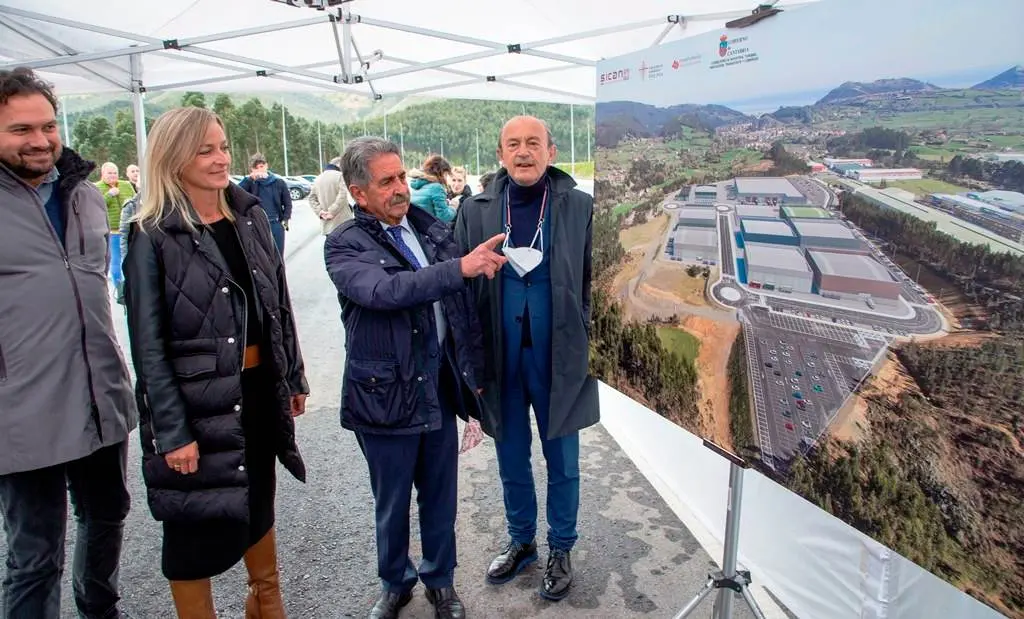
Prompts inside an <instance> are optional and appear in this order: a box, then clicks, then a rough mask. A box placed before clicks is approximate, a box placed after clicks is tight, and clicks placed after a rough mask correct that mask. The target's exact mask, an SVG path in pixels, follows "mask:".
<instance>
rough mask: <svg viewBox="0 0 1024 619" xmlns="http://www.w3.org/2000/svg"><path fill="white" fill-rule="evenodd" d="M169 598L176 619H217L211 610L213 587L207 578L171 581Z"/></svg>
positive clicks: (215, 612) (215, 613) (214, 612)
mask: <svg viewBox="0 0 1024 619" xmlns="http://www.w3.org/2000/svg"><path fill="white" fill-rule="evenodd" d="M170 582H171V597H172V598H174V608H175V610H177V611H178V619H217V611H215V610H214V609H213V587H212V586H211V584H210V579H209V578H204V579H202V580H172V581H170Z"/></svg>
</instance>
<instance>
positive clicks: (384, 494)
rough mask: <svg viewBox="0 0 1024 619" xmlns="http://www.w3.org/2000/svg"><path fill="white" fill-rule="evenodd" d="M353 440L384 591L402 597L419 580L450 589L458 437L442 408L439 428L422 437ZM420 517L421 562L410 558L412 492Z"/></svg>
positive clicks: (431, 586)
mask: <svg viewBox="0 0 1024 619" xmlns="http://www.w3.org/2000/svg"><path fill="white" fill-rule="evenodd" d="M356 438H357V439H358V441H359V447H360V449H362V451H363V455H364V456H365V457H366V462H367V464H368V465H369V469H370V487H371V488H372V489H373V499H374V503H375V507H376V521H377V575H378V576H380V580H381V585H382V586H383V588H384V589H385V590H388V591H394V592H395V593H404V592H406V591H409V590H410V589H412V588H413V587H414V586H416V581H417V579H419V580H422V581H423V584H424V585H425V586H426V587H427V588H428V589H442V588H444V587H450V586H452V582H453V579H454V576H455V566H456V558H455V513H456V509H457V505H458V475H459V471H458V461H459V460H458V459H459V435H458V430H457V428H456V425H455V414H454V413H453V412H451V411H450V410H446V411H445V414H444V415H443V419H442V425H441V429H439V430H434V431H433V432H425V433H422V434H401V435H390V434H370V433H367V432H358V433H357V434H356ZM413 486H416V503H417V505H418V506H419V513H420V541H421V543H422V544H423V560H422V561H421V562H420V566H419V570H418V571H417V569H416V567H415V566H414V565H413V564H412V560H411V559H410V558H409V507H410V501H411V499H412V488H413Z"/></svg>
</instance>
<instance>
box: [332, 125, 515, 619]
mask: <svg viewBox="0 0 1024 619" xmlns="http://www.w3.org/2000/svg"><path fill="white" fill-rule="evenodd" d="M341 169H342V173H343V174H344V176H345V183H346V184H347V185H348V189H349V192H351V194H352V197H353V198H354V199H355V200H356V203H357V204H358V206H357V209H356V215H355V219H354V220H352V221H349V222H347V223H345V224H343V225H342V226H341V227H339V228H338V229H336V230H335V231H334V232H332V233H331V234H330V236H328V237H327V242H326V244H325V247H324V260H325V262H326V265H327V271H328V273H329V274H330V276H331V279H332V280H333V281H334V285H335V287H337V289H338V299H339V301H340V302H341V310H342V321H343V322H344V323H345V345H346V352H347V354H346V355H345V377H344V382H343V383H342V404H341V424H342V426H343V427H345V428H347V429H349V430H353V431H355V433H356V438H357V440H358V441H359V447H360V449H361V450H362V452H363V455H364V456H365V458H366V462H367V465H368V467H369V471H370V487H371V488H372V489H373V497H374V503H375V506H376V512H375V517H376V528H377V573H378V575H379V576H380V580H381V589H382V591H381V594H380V597H379V598H378V599H377V602H376V603H375V604H374V607H373V609H372V610H371V612H370V618H371V619H393V618H394V617H397V616H398V612H399V609H401V608H402V607H403V606H405V605H406V604H408V603H409V601H410V600H411V599H412V593H411V592H412V588H413V587H415V586H416V582H417V581H418V580H422V581H423V584H424V585H425V586H426V588H427V591H426V595H427V599H428V600H429V601H430V602H431V603H432V604H433V605H434V610H435V616H436V617H439V618H441V619H461V618H463V617H465V616H466V613H465V609H464V607H463V604H462V601H461V600H460V599H459V596H458V594H457V593H456V591H455V585H454V578H455V565H456V555H455V513H456V506H457V502H458V492H457V479H458V470H457V463H458V448H459V446H458V432H457V429H456V422H455V416H456V415H459V416H460V417H462V418H463V419H466V420H468V419H469V418H470V417H471V416H472V417H479V415H480V401H479V397H478V392H477V388H478V386H479V384H480V383H479V381H480V380H481V379H482V376H481V374H480V372H481V369H482V368H481V363H482V358H481V354H482V350H481V347H480V343H481V339H482V337H483V334H482V333H481V331H480V323H479V322H478V320H477V318H476V311H475V310H474V309H473V298H472V296H471V295H470V294H469V287H468V286H466V279H467V278H473V277H477V276H478V275H486V276H487V277H493V276H494V274H495V273H496V272H497V270H498V269H499V268H501V265H502V264H503V263H504V258H502V257H501V256H499V255H498V254H496V253H495V252H494V250H493V249H494V247H495V246H496V245H497V244H498V243H499V242H500V241H501V238H502V237H501V235H498V236H495V237H493V238H491V239H490V240H489V241H488V243H489V245H488V244H484V245H481V246H480V247H477V248H476V249H475V250H473V251H472V252H469V253H468V255H466V257H464V258H459V255H460V254H459V253H457V248H456V245H455V239H454V237H453V236H452V232H451V227H450V226H448V225H446V224H444V223H442V222H439V221H438V220H437V219H436V218H434V217H433V216H432V215H430V214H429V213H427V212H426V211H424V210H421V209H417V208H409V188H408V186H407V185H406V180H405V170H404V169H403V166H402V158H401V151H400V150H399V148H398V146H397V145H396V144H394V143H393V142H390V141H387V140H383V139H381V138H376V137H364V138H358V139H355V140H352V141H351V142H349V143H348V147H347V148H346V149H345V154H344V155H343V156H342V163H341ZM414 485H415V486H416V491H417V497H416V500H417V503H418V505H419V517H420V538H421V541H422V544H423V549H422V550H423V555H422V556H423V560H422V561H421V562H420V565H419V570H418V572H417V569H416V568H415V567H414V566H413V564H412V561H411V560H410V559H409V507H410V500H411V495H412V488H413V486H414Z"/></svg>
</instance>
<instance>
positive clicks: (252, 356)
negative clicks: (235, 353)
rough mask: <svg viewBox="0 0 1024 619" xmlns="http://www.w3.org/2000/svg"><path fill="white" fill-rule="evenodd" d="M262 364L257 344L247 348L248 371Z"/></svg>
mask: <svg viewBox="0 0 1024 619" xmlns="http://www.w3.org/2000/svg"><path fill="white" fill-rule="evenodd" d="M259 364H260V347H259V346H258V345H256V344H253V345H252V346H246V347H245V365H243V366H242V367H244V368H245V369H246V370H248V369H249V368H254V367H256V366H257V365H259Z"/></svg>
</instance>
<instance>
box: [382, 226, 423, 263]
mask: <svg viewBox="0 0 1024 619" xmlns="http://www.w3.org/2000/svg"><path fill="white" fill-rule="evenodd" d="M388 233H390V234H391V238H393V239H394V240H395V245H397V246H398V251H400V252H402V255H403V256H405V259H406V260H408V261H409V262H410V263H412V268H413V270H419V269H421V268H422V265H421V264H420V261H419V260H417V259H416V255H415V254H413V253H412V248H411V247H409V245H407V244H406V242H405V239H404V238H402V226H391V227H390V228H388Z"/></svg>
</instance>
